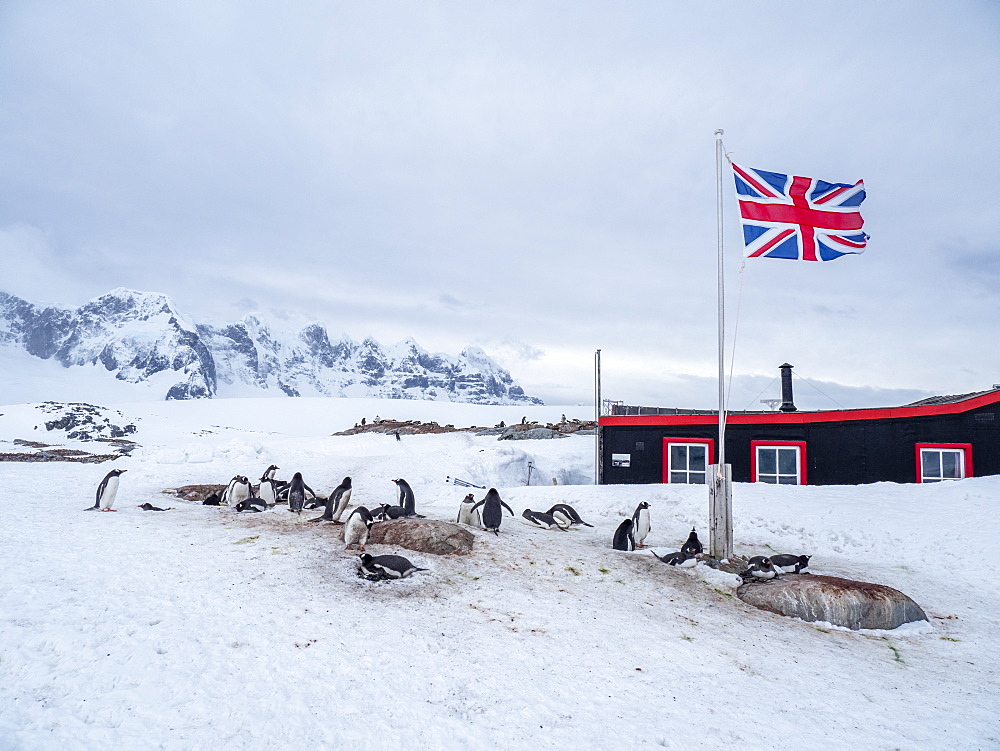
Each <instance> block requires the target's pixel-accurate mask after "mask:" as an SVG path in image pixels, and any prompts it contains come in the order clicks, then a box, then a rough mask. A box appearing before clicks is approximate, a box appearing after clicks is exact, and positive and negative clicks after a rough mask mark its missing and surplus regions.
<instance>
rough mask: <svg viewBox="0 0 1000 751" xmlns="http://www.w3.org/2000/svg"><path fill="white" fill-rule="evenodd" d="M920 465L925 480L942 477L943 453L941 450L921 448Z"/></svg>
mask: <svg viewBox="0 0 1000 751" xmlns="http://www.w3.org/2000/svg"><path fill="white" fill-rule="evenodd" d="M920 465H921V469H920V471H921V473H922V474H923V479H924V481H925V482H926V481H927V480H934V479H937V478H939V477H941V453H940V452H939V451H928V450H927V449H921V451H920Z"/></svg>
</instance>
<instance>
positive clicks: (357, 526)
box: [344, 506, 375, 550]
mask: <svg viewBox="0 0 1000 751" xmlns="http://www.w3.org/2000/svg"><path fill="white" fill-rule="evenodd" d="M374 523H375V520H374V519H372V515H371V514H370V513H369V512H368V509H366V508H365V507H364V506H358V507H357V508H356V509H354V511H352V512H351V515H350V516H348V517H347V523H346V524H345V525H344V542H345V543H347V547H346V548H344V549H345V550H350V549H351V545H357V546H358V550H364V549H365V543H367V542H368V533H369V532H370V531H371V528H372V525H373V524H374Z"/></svg>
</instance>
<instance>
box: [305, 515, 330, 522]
mask: <svg viewBox="0 0 1000 751" xmlns="http://www.w3.org/2000/svg"><path fill="white" fill-rule="evenodd" d="M324 519H326V514H324V515H323V516H317V517H316V518H315V519H310V520H309V521H311V522H321V521H323V520H324Z"/></svg>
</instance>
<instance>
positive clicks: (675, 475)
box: [670, 472, 687, 484]
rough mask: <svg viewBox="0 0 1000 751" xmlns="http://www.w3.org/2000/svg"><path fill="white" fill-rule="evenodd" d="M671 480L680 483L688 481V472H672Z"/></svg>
mask: <svg viewBox="0 0 1000 751" xmlns="http://www.w3.org/2000/svg"><path fill="white" fill-rule="evenodd" d="M670 482H679V483H682V484H683V483H686V482H687V472H671V473H670Z"/></svg>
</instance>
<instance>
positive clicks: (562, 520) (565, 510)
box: [545, 503, 594, 527]
mask: <svg viewBox="0 0 1000 751" xmlns="http://www.w3.org/2000/svg"><path fill="white" fill-rule="evenodd" d="M545 513H546V514H550V515H551V516H552V517H553V518H554V519H555V520H556V521H557V522H559V524H562V525H565V526H567V527H569V526H571V525H573V524H582V525H583V526H585V527H593V526H594V525H593V524H587V522H585V521H584V520H583V519H581V518H580V515H579V514H578V513H576V509H575V508H573V507H572V506H567V505H566V504H565V503H557V504H556V505H555V506H553V507H552V508H550V509H549V510H548V511H546V512H545Z"/></svg>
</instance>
